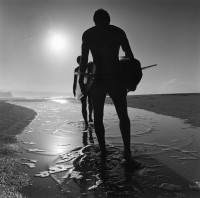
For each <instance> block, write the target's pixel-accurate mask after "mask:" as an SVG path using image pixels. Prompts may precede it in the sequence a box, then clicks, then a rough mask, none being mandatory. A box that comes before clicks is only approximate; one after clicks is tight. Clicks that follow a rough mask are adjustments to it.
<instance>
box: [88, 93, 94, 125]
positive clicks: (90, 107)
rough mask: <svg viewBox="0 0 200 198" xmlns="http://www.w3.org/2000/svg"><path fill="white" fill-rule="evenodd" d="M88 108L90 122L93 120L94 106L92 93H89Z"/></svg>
mask: <svg viewBox="0 0 200 198" xmlns="http://www.w3.org/2000/svg"><path fill="white" fill-rule="evenodd" d="M88 110H89V122H93V119H92V111H93V106H92V99H91V96H90V95H88Z"/></svg>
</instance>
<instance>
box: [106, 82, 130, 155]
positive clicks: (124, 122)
mask: <svg viewBox="0 0 200 198" xmlns="http://www.w3.org/2000/svg"><path fill="white" fill-rule="evenodd" d="M110 85H111V87H110V89H109V94H110V97H111V98H112V100H113V103H114V105H115V108H116V111H117V115H118V117H119V121H120V123H119V126H120V130H121V134H122V139H123V142H124V157H126V156H130V155H131V149H130V119H129V116H128V111H127V101H126V90H125V89H124V87H123V86H122V85H121V83H119V82H116V83H111V84H110Z"/></svg>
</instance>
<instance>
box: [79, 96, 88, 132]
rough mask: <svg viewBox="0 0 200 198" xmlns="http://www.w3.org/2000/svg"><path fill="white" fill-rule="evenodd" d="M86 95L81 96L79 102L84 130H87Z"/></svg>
mask: <svg viewBox="0 0 200 198" xmlns="http://www.w3.org/2000/svg"><path fill="white" fill-rule="evenodd" d="M86 99H87V96H83V97H82V98H81V104H82V115H83V119H84V122H85V129H84V130H87V128H88V120H87V100H86Z"/></svg>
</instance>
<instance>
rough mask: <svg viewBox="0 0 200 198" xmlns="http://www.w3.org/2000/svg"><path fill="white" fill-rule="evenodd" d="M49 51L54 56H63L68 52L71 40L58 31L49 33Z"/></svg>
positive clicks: (47, 42)
mask: <svg viewBox="0 0 200 198" xmlns="http://www.w3.org/2000/svg"><path fill="white" fill-rule="evenodd" d="M46 44H47V48H48V50H49V51H50V52H51V53H52V54H54V55H61V54H65V53H66V52H67V49H68V47H69V40H68V39H67V35H66V34H64V33H62V32H58V31H49V33H48V36H47V40H46Z"/></svg>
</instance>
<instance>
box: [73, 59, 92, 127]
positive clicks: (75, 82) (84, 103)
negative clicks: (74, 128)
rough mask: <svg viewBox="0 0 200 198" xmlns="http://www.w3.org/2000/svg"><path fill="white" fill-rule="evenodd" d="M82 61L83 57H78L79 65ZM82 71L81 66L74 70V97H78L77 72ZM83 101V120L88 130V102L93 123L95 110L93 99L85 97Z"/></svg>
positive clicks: (82, 98) (90, 118)
mask: <svg viewBox="0 0 200 198" xmlns="http://www.w3.org/2000/svg"><path fill="white" fill-rule="evenodd" d="M80 61H81V56H78V57H77V63H78V64H80ZM88 69H90V68H88ZM79 70H80V66H78V67H76V68H75V70H74V83H73V93H74V96H76V86H77V75H76V74H75V73H76V72H79ZM80 100H81V104H82V115H83V119H84V122H85V129H84V130H87V129H88V118H87V116H88V113H87V102H88V110H89V122H93V120H92V111H93V108H92V101H91V97H90V95H89V94H88V95H84V96H82V97H81V98H80Z"/></svg>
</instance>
